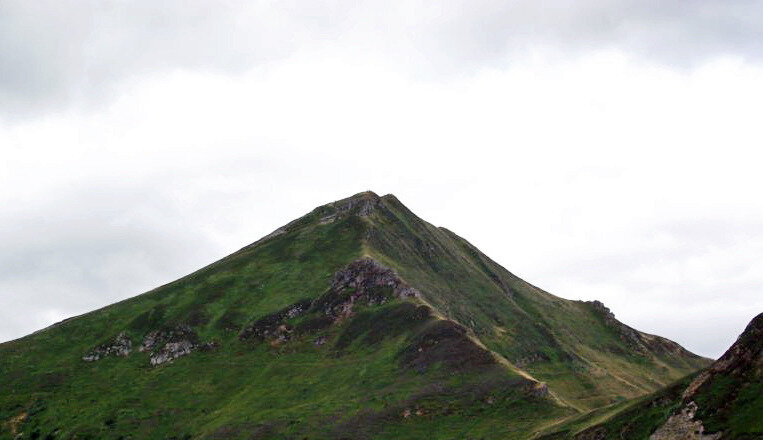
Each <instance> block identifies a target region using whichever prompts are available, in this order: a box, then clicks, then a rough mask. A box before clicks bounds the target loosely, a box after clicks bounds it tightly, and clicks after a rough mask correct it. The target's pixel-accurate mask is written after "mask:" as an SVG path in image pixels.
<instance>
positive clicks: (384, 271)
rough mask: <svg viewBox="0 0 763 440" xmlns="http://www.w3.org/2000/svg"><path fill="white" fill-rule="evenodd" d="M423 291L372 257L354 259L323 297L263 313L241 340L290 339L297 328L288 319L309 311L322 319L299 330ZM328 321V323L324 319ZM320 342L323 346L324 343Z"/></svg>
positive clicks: (277, 340)
mask: <svg viewBox="0 0 763 440" xmlns="http://www.w3.org/2000/svg"><path fill="white" fill-rule="evenodd" d="M419 295H420V293H419V292H418V291H417V290H416V289H414V288H412V287H410V286H409V285H408V284H406V283H405V282H404V281H403V280H401V279H400V277H399V276H398V275H397V274H396V273H395V271H393V270H392V269H388V268H386V267H384V266H382V265H381V264H379V263H377V262H376V261H374V260H373V259H371V258H363V259H360V260H357V261H354V262H352V263H350V264H349V265H347V266H346V267H345V268H343V269H341V270H339V271H337V272H336V273H335V274H334V278H333V281H332V282H331V286H330V287H329V289H328V290H327V291H326V293H324V294H323V295H322V296H321V297H319V298H317V299H315V300H311V299H304V300H302V301H298V302H296V303H294V304H292V305H290V306H287V307H285V308H283V309H281V310H279V311H277V312H275V313H271V314H269V315H266V316H263V317H262V318H260V319H258V320H257V321H255V322H253V323H251V324H249V325H248V326H246V327H245V328H244V329H243V330H242V331H241V333H239V339H241V340H251V341H269V342H270V343H271V344H274V345H277V344H279V343H282V342H285V341H288V340H290V339H291V338H292V337H293V335H294V332H295V331H297V329H295V328H294V327H293V326H292V325H291V324H290V323H288V322H287V321H288V320H291V319H293V318H296V317H297V316H300V315H303V314H305V313H308V312H320V314H321V315H322V318H321V319H313V320H310V321H306V322H305V323H303V326H302V327H301V328H300V329H299V331H300V332H302V333H304V332H305V331H309V329H308V328H315V329H317V328H325V327H326V326H329V325H331V324H333V323H334V322H336V321H339V320H341V319H343V318H346V317H347V316H349V315H351V314H352V312H353V307H354V306H355V305H356V304H366V305H371V306H373V305H378V304H384V303H386V302H387V301H389V300H391V299H393V298H405V297H412V296H419ZM323 321H327V322H323ZM322 341H323V342H321V343H317V344H316V345H321V344H323V343H325V339H323V340H322Z"/></svg>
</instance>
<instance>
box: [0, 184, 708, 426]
mask: <svg viewBox="0 0 763 440" xmlns="http://www.w3.org/2000/svg"><path fill="white" fill-rule="evenodd" d="M707 363H708V361H707V360H705V359H703V358H701V357H699V356H696V355H693V354H691V353H689V352H688V351H686V350H685V349H683V348H682V347H680V345H678V344H676V343H674V342H672V341H669V340H666V339H664V338H660V337H657V336H654V335H647V334H645V333H641V332H638V331H637V330H634V329H632V328H630V327H628V326H626V325H625V324H622V323H620V322H619V321H617V320H616V319H615V318H614V315H612V314H611V312H609V310H608V309H606V307H604V306H603V304H601V303H594V302H582V301H571V300H565V299H562V298H559V297H556V296H554V295H551V294H550V293H548V292H545V291H543V290H542V289H539V288H537V287H535V286H533V285H531V284H529V283H527V282H525V281H524V280H522V279H520V278H519V277H517V276H515V275H514V274H512V273H511V272H509V271H507V270H506V269H505V268H503V267H502V266H500V265H499V264H498V263H496V262H495V261H493V260H492V259H490V258H489V257H487V256H486V255H484V254H483V253H482V252H480V251H479V250H478V249H477V248H476V247H474V246H473V245H471V244H470V243H469V242H468V241H466V240H464V239H463V238H461V237H459V236H458V235H456V234H455V233H453V232H451V231H449V230H447V229H446V228H441V227H435V226H433V225H431V224H429V223H428V222H426V221H424V220H422V219H421V218H419V217H417V216H416V215H415V214H414V213H413V212H412V211H410V210H409V209H408V208H407V207H405V205H403V204H402V203H401V202H400V201H399V200H398V199H397V197H395V196H394V195H391V194H388V195H385V196H381V197H379V196H378V195H376V194H375V193H373V192H370V191H366V192H363V193H359V194H356V195H354V196H351V197H348V198H344V199H341V200H338V201H335V202H331V203H328V204H325V205H322V206H319V207H317V208H315V209H313V210H312V211H311V212H309V213H307V214H305V215H304V216H302V217H299V218H297V219H295V220H293V221H291V222H289V223H287V224H286V225H284V226H282V227H280V228H278V229H276V230H275V231H273V232H272V233H270V234H268V235H266V236H264V237H263V238H261V239H259V240H257V241H255V242H253V243H251V244H249V245H247V246H244V247H242V248H241V249H239V250H238V251H236V252H234V253H232V254H230V255H228V256H226V257H224V258H222V259H220V260H218V261H216V262H214V263H211V264H209V265H207V266H204V267H203V268H201V269H199V270H197V271H194V272H192V273H191V274H189V275H187V276H184V277H181V278H180V279H178V280H176V281H173V282H170V283H167V284H165V285H163V286H160V287H158V288H156V289H152V290H150V291H148V292H146V293H144V294H141V295H138V296H136V297H133V298H130V299H127V300H124V301H120V302H118V303H115V304H112V305H110V306H107V307H104V308H102V309H99V310H96V311H93V312H89V313H86V314H83V315H80V316H78V317H75V318H71V319H67V320H65V321H62V322H61V323H58V324H55V325H54V326H51V327H48V328H47V329H44V330H42V331H40V332H36V333H34V334H32V335H29V336H26V337H24V338H20V339H17V340H14V341H10V342H8V343H4V344H0V372H2V373H4V374H3V375H2V376H0V387H3V388H4V389H9V390H12V392H11V393H9V394H7V395H5V396H2V397H0V423H2V421H5V425H3V426H6V428H7V427H9V426H11V425H8V424H9V423H11V421H12V420H19V419H18V418H19V417H21V415H24V414H25V416H24V417H23V420H24V422H23V423H22V424H18V423H16V422H14V423H13V424H12V426H13V427H14V429H13V430H11V429H6V430H5V431H0V432H4V433H8V432H16V433H27V434H28V435H33V433H34V432H37V433H38V435H53V437H52V438H74V437H76V438H87V437H88V436H90V437H91V438H98V437H102V436H104V435H112V434H114V435H116V433H118V432H133V433H135V435H139V436H142V437H146V438H165V437H170V436H172V435H175V434H177V433H182V435H181V436H179V437H177V438H186V437H187V438H247V437H248V436H249V435H253V434H251V433H252V432H261V435H260V434H258V435H260V437H262V438H269V436H270V437H273V438H288V437H295V438H297V437H299V436H305V435H309V436H311V437H310V438H313V437H318V438H324V437H325V438H340V437H342V436H349V437H348V438H366V437H368V438H370V437H378V438H400V437H411V436H414V437H415V436H417V435H421V434H423V433H429V432H435V433H436V432H440V434H441V436H444V437H446V438H447V437H449V436H451V435H455V434H454V433H453V432H451V431H448V430H447V429H446V428H447V426H456V425H459V426H460V425H463V428H460V429H462V430H463V431H462V434H467V433H468V435H473V434H475V433H480V432H481V433H482V434H481V435H482V436H484V437H486V438H493V437H496V436H500V437H502V438H528V436H529V435H530V434H531V433H532V432H535V431H537V430H538V429H540V426H542V425H544V424H546V423H547V422H548V420H552V419H555V418H560V417H568V416H570V415H571V414H575V413H580V412H584V411H588V410H591V409H595V408H599V407H601V406H603V405H609V404H613V403H616V402H619V401H623V400H627V399H632V398H635V397H639V396H642V395H644V394H646V393H648V392H651V391H655V390H657V389H659V388H660V387H662V386H664V385H666V384H668V383H670V382H671V381H673V380H676V379H678V378H680V377H682V376H684V375H685V374H688V373H690V372H692V371H695V370H697V369H699V368H701V367H703V366H705V365H707ZM252 365H253V366H256V368H254V369H253V370H252V369H251V368H249V367H250V366H252ZM368 371H373V373H367V372H368ZM225 372H228V373H230V374H224V373H225ZM367 374H372V376H371V378H368V376H367ZM177 379H182V380H181V382H182V383H178V381H177ZM99 381H104V382H105V383H109V384H112V385H113V387H114V388H118V390H119V391H118V392H117V391H114V390H112V389H110V388H108V387H106V388H104V385H101V384H100V382H99ZM40 384H43V385H40ZM184 384H187V385H188V386H187V387H186V386H184ZM329 385H330V387H329ZM167 393H170V394H171V395H173V396H176V397H174V398H173V399H170V400H169V401H162V400H161V399H160V395H162V394H167ZM136 399H139V400H136ZM73 401H74V402H77V401H83V402H85V401H91V402H92V404H91V405H90V406H82V405H81V404H77V403H72V402H73ZM40 402H41V403H40ZM188 402H196V404H195V405H194V406H192V407H189V406H188ZM345 402H346V403H345ZM41 407H42V408H43V409H40V408H41ZM79 413H81V414H85V415H87V417H85V418H84V419H82V418H79V417H78V416H77V414H79ZM252 414H253V415H254V416H252ZM507 417H508V419H507ZM97 420H100V421H102V422H98V423H100V425H99V424H98V423H95V422H93V421H97ZM506 420H511V421H512V423H510V424H507V423H506ZM467 421H468V422H467ZM62 425H63V426H62ZM14 435H15V434H14ZM183 436H185V437H183ZM0 438H2V436H1V435H0Z"/></svg>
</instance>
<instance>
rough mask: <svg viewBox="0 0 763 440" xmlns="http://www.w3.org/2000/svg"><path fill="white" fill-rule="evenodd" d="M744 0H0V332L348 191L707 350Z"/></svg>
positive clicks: (762, 15)
mask: <svg viewBox="0 0 763 440" xmlns="http://www.w3.org/2000/svg"><path fill="white" fill-rule="evenodd" d="M762 61H763V3H761V2H757V1H734V0H729V1H722V2H721V1H709V0H697V1H692V2H687V1H676V0H660V1H657V0H639V1H629V0H620V1H607V0H577V1H572V0H566V1H565V0H551V1H546V2H537V1H534V0H517V1H489V0H464V1H441V2H429V1H416V0H406V1H352V2H348V1H309V2H308V1H282V2H274V1H241V2H239V1H234V0H229V1H221V2H206V1H189V0H184V1H134V2H132V1H130V2H128V1H121V0H120V1H115V0H105V1H104V0H99V1H74V0H55V1H53V0H51V1H44V0H43V1H35V2H28V1H23V0H18V1H15V0H0V243H2V246H0V341H7V340H11V339H15V338H18V337H21V336H23V335H26V334H28V333H30V332H33V331H36V330H39V329H41V328H43V327H45V326H48V325H50V324H52V323H54V322H57V321H60V320H61V319H64V318H66V317H70V316H74V315H77V314H81V313H84V312H87V311H90V310H93V309H96V308H99V307H103V306H105V305H108V304H110V303H113V302H115V301H118V300H121V299H124V298H128V297H131V296H134V295H136V294H139V293H142V292H144V291H147V290H149V289H151V288H153V287H156V286H158V285H160V284H163V283H166V282H169V281H172V280H174V279H177V278H179V277H180V276H183V275H185V274H187V273H189V272H191V271H193V270H195V269H197V268H199V267H201V266H203V265H206V264H208V263H210V262H212V261H215V260H217V259H219V258H221V257H223V256H225V255H227V254H229V253H231V252H233V251H235V250H237V249H239V248H241V247H243V246H244V245H246V244H248V243H251V242H254V241H256V240H257V239H258V238H260V237H261V236H263V235H265V234H267V233H269V232H271V231H272V230H274V229H276V228H277V227H279V226H281V225H283V224H285V223H288V222H289V221H290V220H292V219H294V218H296V217H299V216H301V215H303V214H305V213H307V212H309V211H310V210H312V209H313V208H314V207H316V206H319V205H323V204H325V203H328V202H330V201H333V200H337V199H341V198H344V197H347V196H349V195H352V194H355V193H358V192H361V191H365V190H372V191H374V192H376V193H378V194H379V195H383V194H387V193H393V194H395V195H396V196H397V197H398V198H399V199H400V200H401V201H402V202H403V203H404V204H406V206H408V207H409V208H410V209H411V210H413V211H414V212H415V213H417V214H418V215H419V216H420V217H422V218H424V219H426V220H428V221H429V222H431V223H433V224H435V225H437V226H444V227H447V228H449V229H450V230H452V231H454V232H456V233H457V234H459V235H461V236H463V237H464V238H466V239H467V240H469V241H470V242H472V243H473V244H475V245H476V246H477V247H479V248H480V249H481V250H482V251H483V252H485V253H486V254H487V255H489V256H490V257H491V258H493V259H494V260H496V261H497V262H499V263H500V264H502V265H503V266H504V267H506V268H507V269H508V270H510V271H512V272H513V273H514V274H516V275H518V276H520V277H522V278H524V279H525V280H527V281H529V282H531V283H533V284H535V285H537V286H539V287H541V288H543V289H545V290H547V291H549V292H551V293H554V294H556V295H559V296H561V297H564V298H570V299H583V300H593V299H598V300H601V301H603V302H604V303H605V304H606V305H607V306H608V307H609V308H610V309H611V310H612V311H613V312H614V313H615V315H616V317H617V318H618V319H620V320H621V321H623V322H625V323H627V324H629V325H631V326H633V327H635V328H637V329H639V330H642V331H646V332H649V333H655V334H659V335H661V336H665V337H668V338H670V339H673V340H675V341H677V342H679V343H680V344H682V345H683V346H685V347H686V348H688V349H689V350H692V351H694V352H696V353H698V354H701V355H705V356H708V357H713V358H717V357H718V356H720V355H721V354H722V353H723V352H724V351H725V349H726V348H728V346H729V345H731V343H732V342H733V341H734V340H735V339H736V337H737V335H738V334H739V333H740V332H741V331H742V330H743V329H744V327H745V325H746V324H747V323H748V322H749V320H750V319H752V318H753V317H754V316H755V315H756V314H758V313H760V312H761V311H763V293H762V292H763V258H761V256H763V198H762V197H761V196H760V191H761V188H763V172H761V164H763V154H762V153H761V152H760V151H761V148H762V147H763V131H762V129H761V123H760V121H761V120H762V119H763V63H762Z"/></svg>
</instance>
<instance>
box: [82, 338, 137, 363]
mask: <svg viewBox="0 0 763 440" xmlns="http://www.w3.org/2000/svg"><path fill="white" fill-rule="evenodd" d="M131 351H132V341H131V340H130V338H129V337H127V334H126V333H125V332H122V333H120V334H118V335H117V336H116V337H115V338H114V340H112V341H111V342H107V343H105V344H102V345H99V346H98V347H95V348H94V349H93V350H92V351H90V352H89V353H87V354H86V355H85V356H83V357H82V360H83V361H85V362H94V361H97V360H100V359H102V358H104V357H106V356H127V355H129V354H130V352H131Z"/></svg>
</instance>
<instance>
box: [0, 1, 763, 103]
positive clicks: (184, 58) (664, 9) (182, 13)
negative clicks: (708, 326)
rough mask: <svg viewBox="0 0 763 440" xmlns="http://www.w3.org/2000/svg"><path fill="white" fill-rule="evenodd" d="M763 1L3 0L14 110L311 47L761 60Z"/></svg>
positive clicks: (409, 62) (6, 75)
mask: <svg viewBox="0 0 763 440" xmlns="http://www.w3.org/2000/svg"><path fill="white" fill-rule="evenodd" d="M761 16H763V5H762V4H761V3H760V2H755V1H743V0H737V1H728V2H719V1H714V0H704V1H696V2H686V1H679V0H671V1H657V0H651V1H626V2H622V1H606V0H586V1H572V0H555V1H551V2H536V1H530V0H525V1H518V2H504V1H492V0H481V1H450V2H437V3H431V2H423V1H420V2H401V3H393V4H390V3H389V2H372V1H368V2H361V3H358V2H341V1H321V2H298V1H291V2H277V3H273V2H239V1H227V2H214V3H210V2H202V1H166V2H121V1H105V2H103V1H73V0H70V1H44V2H27V1H9V0H4V1H2V2H0V100H1V102H3V106H2V107H0V112H1V113H2V115H3V116H4V117H5V118H13V117H24V116H29V115H32V114H35V113H36V112H38V111H41V110H42V111H45V110H51V109H62V108H66V107H67V106H70V105H73V104H74V105H85V106H88V105H93V104H95V103H104V102H108V101H109V99H108V98H111V97H113V96H112V95H113V93H112V92H113V90H112V89H113V88H114V87H116V86H118V85H119V84H120V83H121V82H123V81H126V80H129V79H130V78H133V77H136V76H140V75H145V74H150V73H155V72H168V71H173V70H177V69H202V70H209V71H216V72H224V73H228V74H236V73H238V72H242V71H246V70H249V69H252V68H258V67H259V68H262V67H267V65H268V64H269V63H271V62H274V61H277V60H281V59H284V58H288V57H291V56H295V55H296V54H304V53H310V52H314V53H325V54H327V55H328V56H333V57H340V58H346V59H348V60H356V59H360V60H368V61H370V62H384V63H388V64H389V65H391V66H394V68H400V69H403V70H405V71H406V72H408V73H410V74H414V75H426V76H441V75H446V76H447V75H452V74H462V73H468V72H471V71H473V70H475V69H479V68H481V67H484V66H490V65H493V66H495V65H506V64H511V63H513V62H515V61H516V59H517V58H522V57H525V56H528V55H530V54H531V52H532V51H534V50H543V51H550V52H551V53H555V54H556V56H562V55H565V56H566V55H569V54H580V53H588V52H590V51H595V50H607V49H616V50H621V51H624V52H626V53H629V54H632V55H635V56H638V57H644V58H648V59H652V60H657V61H658V62H661V63H665V64H668V65H674V66H691V65H694V64H697V63H701V62H703V61H705V60H707V59H708V58H711V57H714V56H718V55H731V56H741V57H744V58H746V59H748V60H750V61H754V62H758V61H760V58H761V55H763V25H761V23H760V20H759V17H761Z"/></svg>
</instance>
